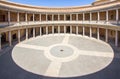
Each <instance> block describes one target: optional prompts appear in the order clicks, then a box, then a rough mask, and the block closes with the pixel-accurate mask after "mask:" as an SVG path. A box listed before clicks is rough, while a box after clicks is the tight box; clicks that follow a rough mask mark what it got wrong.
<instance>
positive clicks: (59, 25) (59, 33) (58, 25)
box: [58, 25, 60, 34]
mask: <svg viewBox="0 0 120 79" xmlns="http://www.w3.org/2000/svg"><path fill="white" fill-rule="evenodd" d="M58 33H59V34H60V25H58Z"/></svg>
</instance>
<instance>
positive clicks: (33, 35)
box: [33, 27, 35, 37]
mask: <svg viewBox="0 0 120 79" xmlns="http://www.w3.org/2000/svg"><path fill="white" fill-rule="evenodd" d="M33 37H35V27H33Z"/></svg>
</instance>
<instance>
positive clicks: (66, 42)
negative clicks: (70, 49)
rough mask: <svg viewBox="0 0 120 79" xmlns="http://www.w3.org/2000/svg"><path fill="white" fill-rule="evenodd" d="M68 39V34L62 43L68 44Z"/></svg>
mask: <svg viewBox="0 0 120 79" xmlns="http://www.w3.org/2000/svg"><path fill="white" fill-rule="evenodd" d="M68 41H69V35H66V36H65V38H64V39H63V41H62V43H63V44H68Z"/></svg>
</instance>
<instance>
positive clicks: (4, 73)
mask: <svg viewBox="0 0 120 79" xmlns="http://www.w3.org/2000/svg"><path fill="white" fill-rule="evenodd" d="M119 62H120V57H119V56H118V57H117V56H116V52H114V51H113V49H112V47H111V46H110V45H109V44H107V43H105V42H102V41H100V40H96V39H93V38H89V37H82V36H79V35H67V34H66V35H47V36H42V37H36V38H32V39H30V40H26V41H23V42H21V43H19V44H17V45H16V46H15V47H13V49H10V50H9V51H8V52H6V53H5V54H3V55H1V57H0V79H64V78H65V79H120V63H119Z"/></svg>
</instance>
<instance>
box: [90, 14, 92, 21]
mask: <svg viewBox="0 0 120 79" xmlns="http://www.w3.org/2000/svg"><path fill="white" fill-rule="evenodd" d="M90 21H92V13H91V12H90Z"/></svg>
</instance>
